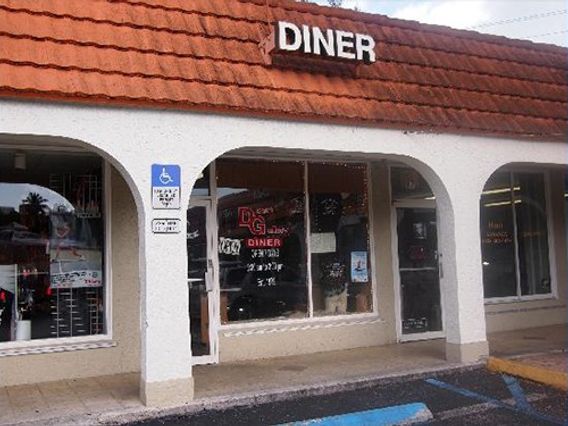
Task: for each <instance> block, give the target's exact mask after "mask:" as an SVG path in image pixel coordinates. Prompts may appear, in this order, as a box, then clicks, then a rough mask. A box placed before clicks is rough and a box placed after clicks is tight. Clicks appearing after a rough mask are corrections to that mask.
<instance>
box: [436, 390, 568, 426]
mask: <svg viewBox="0 0 568 426" xmlns="http://www.w3.org/2000/svg"><path fill="white" fill-rule="evenodd" d="M426 383H428V384H430V385H432V386H436V387H438V388H441V389H445V390H447V391H450V392H454V393H457V394H459V395H462V396H465V397H468V398H471V399H476V400H478V401H483V402H487V403H490V404H493V405H494V406H495V407H498V408H504V409H506V410H510V411H515V412H517V413H521V414H524V415H526V416H529V417H532V418H534V419H537V420H541V421H546V422H549V423H552V424H556V425H565V424H566V423H565V422H564V421H563V420H559V419H556V418H554V417H550V416H546V415H543V414H540V413H537V412H536V411H534V409H532V408H531V407H530V409H528V410H527V409H524V408H522V407H518V406H513V405H509V404H505V403H504V402H502V401H501V400H499V399H495V398H491V397H489V396H485V395H482V394H480V393H477V392H473V391H470V390H468V389H464V388H460V387H458V386H454V385H451V384H449V383H445V382H442V381H440V380H436V379H426ZM527 404H528V403H527Z"/></svg>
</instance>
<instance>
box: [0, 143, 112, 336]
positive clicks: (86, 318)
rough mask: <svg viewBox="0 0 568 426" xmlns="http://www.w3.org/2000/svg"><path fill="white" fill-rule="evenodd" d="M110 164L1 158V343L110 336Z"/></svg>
mask: <svg viewBox="0 0 568 426" xmlns="http://www.w3.org/2000/svg"><path fill="white" fill-rule="evenodd" d="M102 186H103V185H102V162H101V160H100V159H99V158H97V157H94V156H88V155H73V154H61V153H58V154H51V153H40V152H26V153H25V154H24V153H13V152H8V151H0V341H2V342H5V341H12V340H30V339H45V338H57V337H73V336H84V335H93V334H100V333H104V331H105V324H104V281H103V280H104V276H103V269H104V265H103V259H104V251H103V248H104V221H103V219H104V218H103V188H102Z"/></svg>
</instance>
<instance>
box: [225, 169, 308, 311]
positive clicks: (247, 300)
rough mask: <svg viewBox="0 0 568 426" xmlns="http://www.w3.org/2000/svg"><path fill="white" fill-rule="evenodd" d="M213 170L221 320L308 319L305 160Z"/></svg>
mask: <svg viewBox="0 0 568 426" xmlns="http://www.w3.org/2000/svg"><path fill="white" fill-rule="evenodd" d="M216 167H217V187H218V196H217V197H218V209H217V215H218V226H219V242H218V245H219V248H218V250H219V264H220V286H221V310H222V312H221V318H222V321H225V322H226V321H245V320H259V319H269V318H304V317H306V315H307V284H306V250H305V238H306V237H305V207H304V180H303V164H302V163H292V162H289V163H287V162H270V161H244V160H219V161H218V162H217V164H216Z"/></svg>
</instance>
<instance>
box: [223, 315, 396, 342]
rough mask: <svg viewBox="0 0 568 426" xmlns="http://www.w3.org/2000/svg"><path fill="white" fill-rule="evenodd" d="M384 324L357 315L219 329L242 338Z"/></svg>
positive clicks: (243, 324) (229, 335)
mask: <svg viewBox="0 0 568 426" xmlns="http://www.w3.org/2000/svg"><path fill="white" fill-rule="evenodd" d="M384 322H385V321H384V320H383V319H381V318H380V317H379V316H378V315H377V314H375V313H367V314H356V315H339V316H333V317H314V318H301V319H283V320H273V321H259V322H247V323H235V324H224V325H221V327H220V328H219V332H220V333H221V334H223V335H224V336H225V337H240V336H248V335H253V334H272V333H282V332H290V331H305V330H317V329H328V328H339V327H348V326H355V325H367V324H377V323H384Z"/></svg>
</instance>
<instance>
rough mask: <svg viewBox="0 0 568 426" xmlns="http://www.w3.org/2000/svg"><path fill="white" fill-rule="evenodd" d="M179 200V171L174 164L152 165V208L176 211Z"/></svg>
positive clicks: (178, 206)
mask: <svg viewBox="0 0 568 426" xmlns="http://www.w3.org/2000/svg"><path fill="white" fill-rule="evenodd" d="M180 198H181V169H180V167H179V166H178V165H176V164H152V207H153V208H154V209H160V210H177V209H179V208H180V205H181V203H180Z"/></svg>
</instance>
